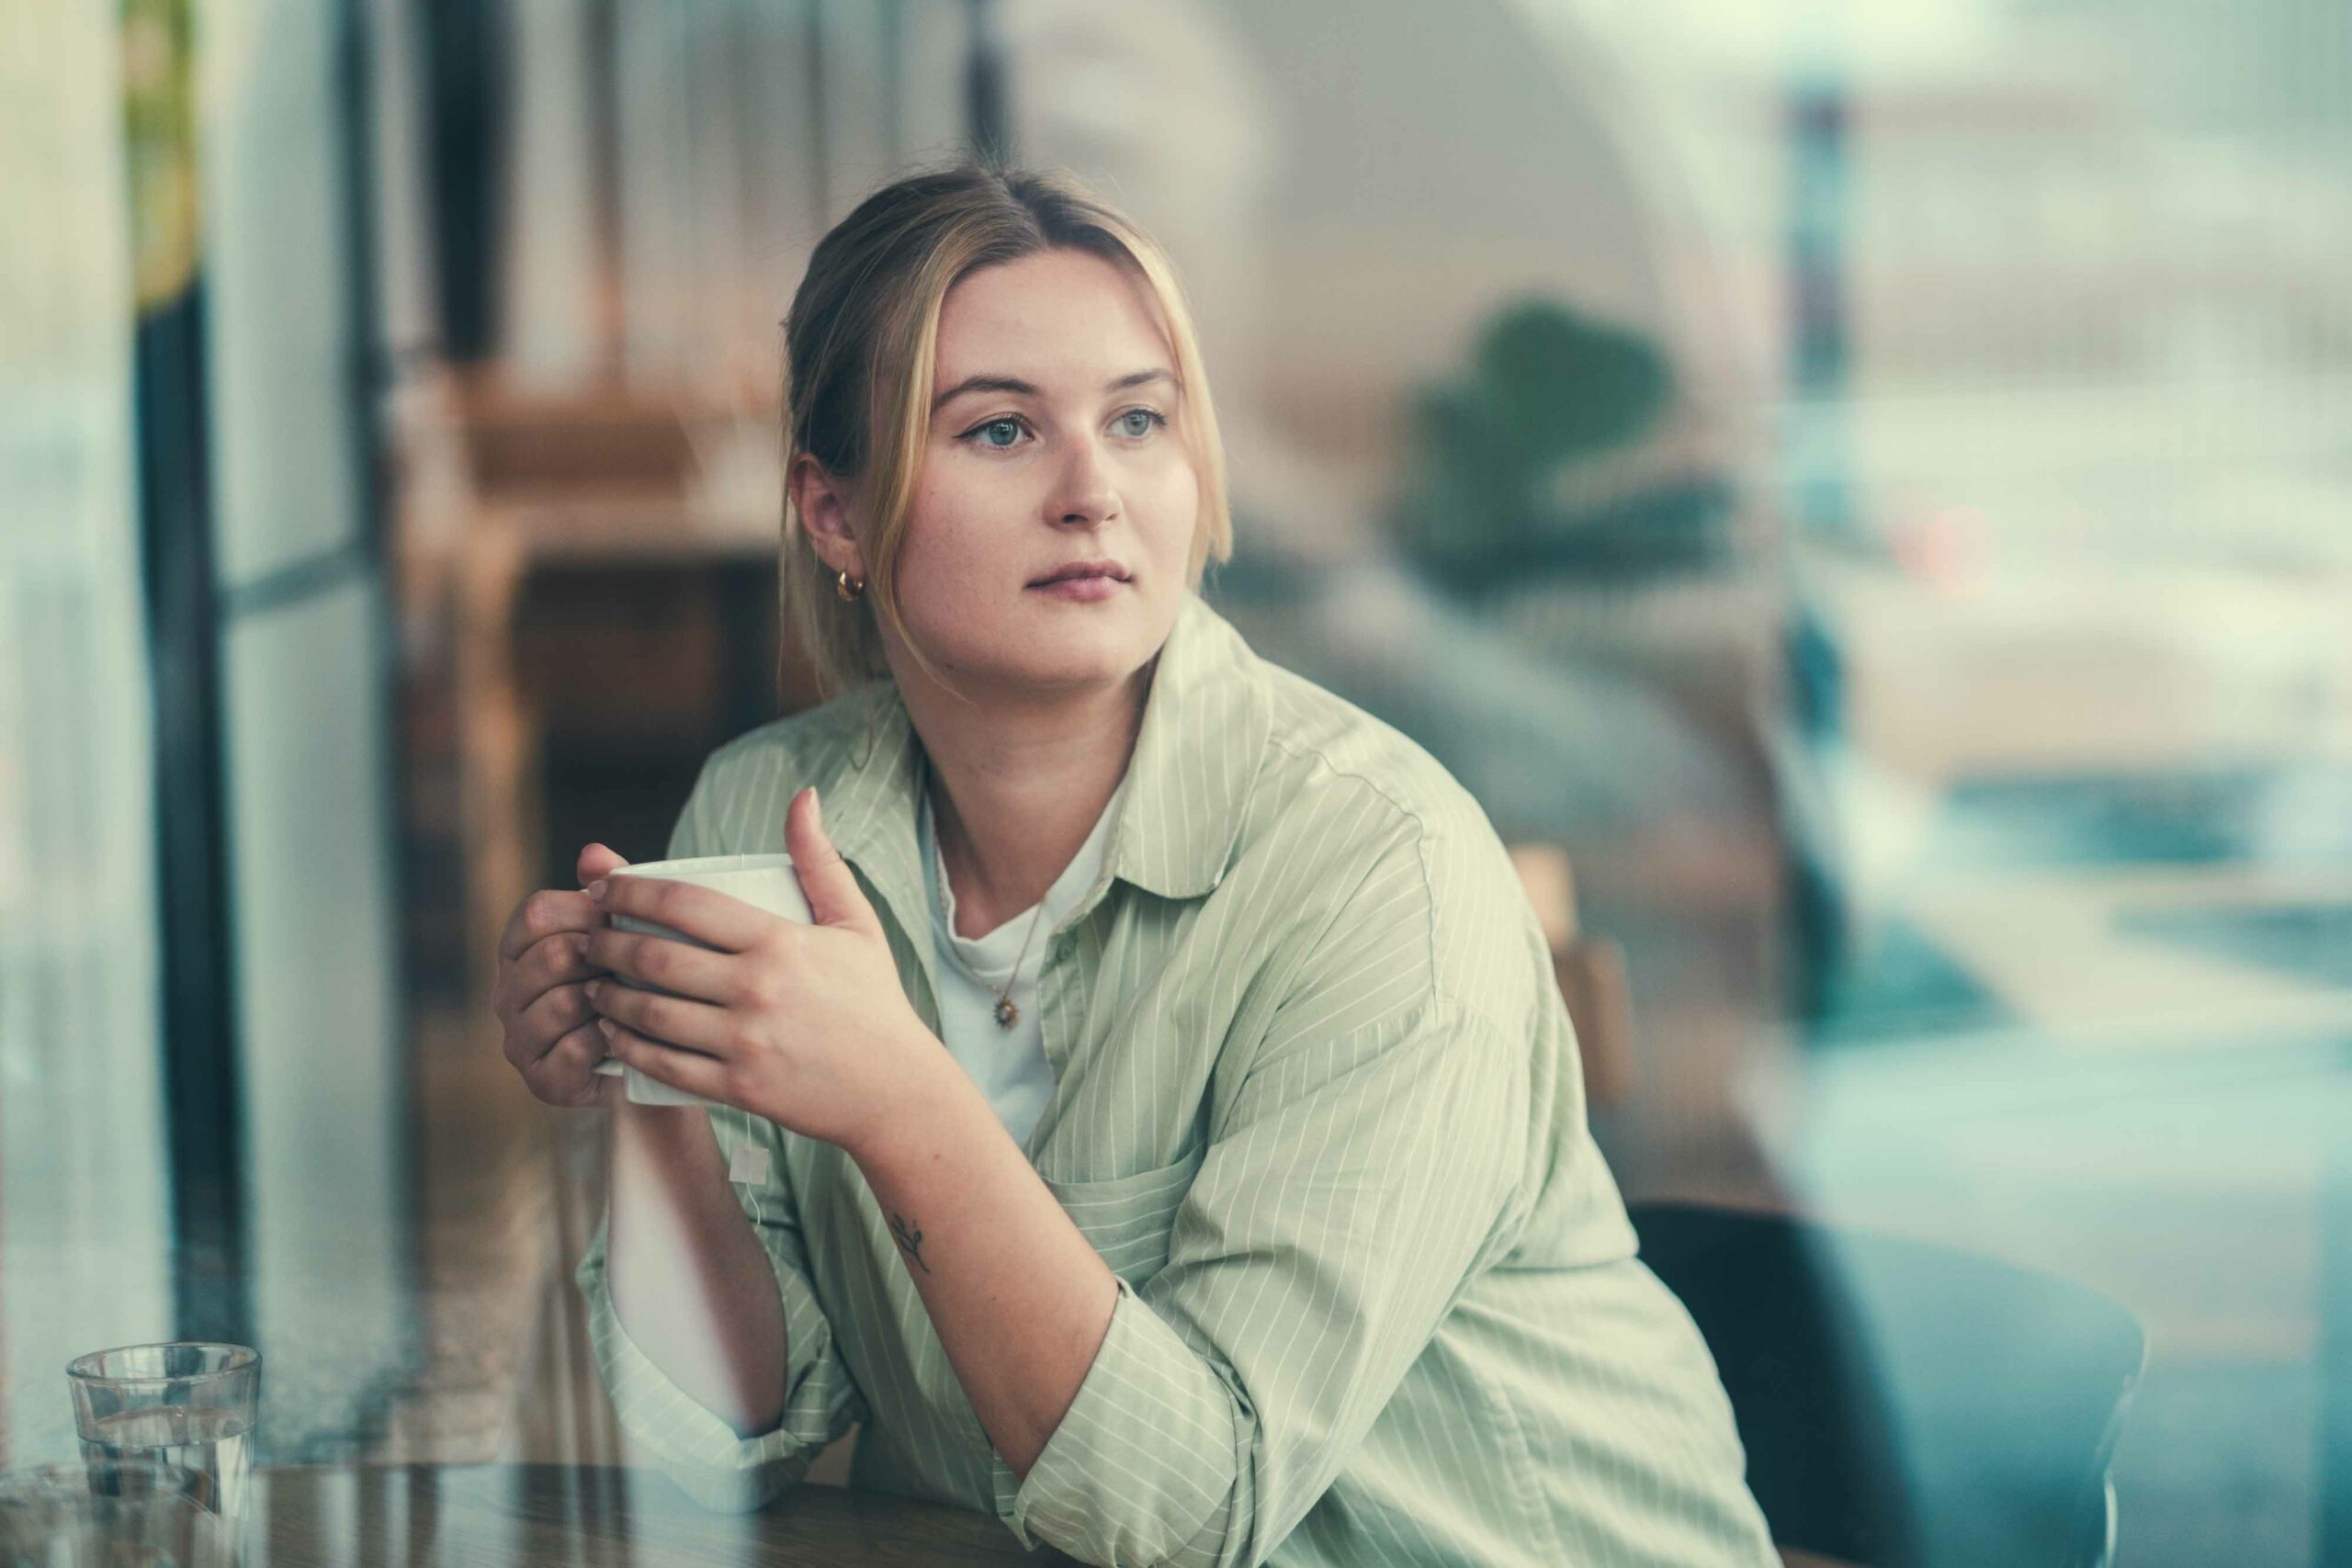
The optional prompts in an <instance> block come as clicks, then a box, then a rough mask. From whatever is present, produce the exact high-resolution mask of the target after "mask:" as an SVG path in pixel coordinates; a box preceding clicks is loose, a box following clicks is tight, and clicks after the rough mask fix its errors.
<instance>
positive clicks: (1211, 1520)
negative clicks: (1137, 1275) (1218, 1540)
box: [992, 1276, 1238, 1562]
mask: <svg viewBox="0 0 2352 1568" xmlns="http://www.w3.org/2000/svg"><path fill="white" fill-rule="evenodd" d="M1114 1279H1116V1280H1117V1283H1118V1288H1119V1294H1118V1300H1117V1301H1116V1302H1115V1303H1113V1305H1112V1308H1111V1324H1110V1326H1109V1328H1108V1329H1106V1330H1105V1331H1104V1333H1103V1344H1102V1348H1100V1349H1098V1350H1096V1351H1095V1353H1094V1364H1093V1365H1092V1366H1091V1367H1090V1368H1088V1369H1087V1373H1086V1378H1085V1381H1083V1382H1080V1384H1079V1385H1078V1393H1077V1394H1076V1395H1075V1396H1073V1397H1072V1399H1071V1400H1070V1404H1069V1409H1068V1410H1067V1411H1065V1412H1064V1413H1063V1415H1062V1418H1061V1424H1060V1425H1059V1426H1057V1427H1055V1428H1054V1432H1053V1436H1052V1437H1050V1438H1047V1439H1046V1446H1045V1449H1044V1450H1043V1451H1041V1452H1040V1453H1039V1454H1038V1455H1037V1461H1036V1462H1035V1464H1033V1465H1031V1466H1030V1467H1029V1473H1028V1475H1027V1476H1026V1477H1025V1478H1015V1477H1014V1475H1013V1473H1012V1467H1011V1466H1009V1465H1007V1464H1006V1463H1005V1462H1004V1456H1003V1455H1001V1454H996V1455H993V1456H992V1457H993V1461H994V1462H993V1473H994V1482H995V1491H996V1513H997V1517H999V1518H1000V1519H1002V1520H1003V1521H1004V1522H1005V1524H1006V1525H1007V1526H1009V1527H1010V1528H1011V1529H1012V1533H1013V1534H1014V1535H1015V1536H1016V1537H1018V1538H1019V1540H1020V1541H1021V1544H1022V1545H1023V1547H1025V1548H1027V1549H1029V1550H1031V1551H1035V1549H1036V1546H1037V1544H1038V1542H1039V1540H1045V1541H1046V1542H1049V1543H1050V1544H1052V1545H1054V1546H1057V1547H1059V1548H1060V1549H1061V1550H1062V1551H1067V1552H1069V1553H1070V1554H1071V1555H1072V1556H1075V1557H1078V1558H1080V1559H1082V1560H1084V1561H1086V1562H1162V1561H1165V1560H1166V1559H1167V1558H1169V1557H1170V1556H1171V1555H1173V1554H1174V1553H1175V1551H1177V1549H1178V1548H1180V1547H1182V1545H1183V1544H1184V1543H1185V1542H1187V1541H1189V1540H1193V1538H1194V1537H1196V1536H1198V1535H1200V1534H1201V1533H1202V1532H1203V1531H1204V1530H1205V1531H1209V1532H1210V1533H1212V1534H1213V1535H1218V1536H1221V1535H1222V1534H1223V1533H1224V1531H1225V1529H1226V1528H1227V1521H1228V1520H1229V1517H1230V1515H1231V1510H1232V1506H1233V1496H1234V1479H1235V1474H1236V1471H1235V1466H1236V1464H1237V1462H1238V1459H1237V1454H1238V1447H1237V1444H1236V1441H1235V1434H1234V1422H1235V1406H1234V1400H1233V1395H1232V1393H1231V1392H1230V1391H1229V1390H1228V1389H1227V1387H1226V1385H1225V1383H1224V1382H1222V1381H1221V1380H1220V1379H1219V1378H1218V1377H1217V1376H1216V1373H1215V1372H1214V1371H1211V1370H1210V1368H1209V1366H1208V1364H1207V1363H1206V1362H1205V1361H1204V1360H1203V1359H1201V1358H1200V1357H1199V1356H1197V1355H1195V1354H1193V1348H1192V1347H1191V1346H1189V1345H1187V1344H1186V1343H1185V1342H1184V1341H1183V1339H1182V1337H1179V1336H1178V1334H1177V1333H1176V1331H1175V1330H1174V1329H1173V1328H1171V1327H1170V1326H1169V1325H1168V1323H1167V1321H1166V1320H1165V1319H1163V1318H1162V1317H1160V1315H1159V1314H1158V1313H1155V1312H1153V1311H1152V1310H1151V1307H1150V1305H1149V1303H1146V1302H1145V1301H1144V1300H1143V1299H1142V1298H1140V1297H1138V1296H1137V1295H1136V1293H1135V1290H1134V1288H1133V1287H1132V1286H1130V1285H1129V1284H1128V1283H1127V1281H1126V1280H1125V1279H1122V1278H1118V1277H1117V1276H1114Z"/></svg>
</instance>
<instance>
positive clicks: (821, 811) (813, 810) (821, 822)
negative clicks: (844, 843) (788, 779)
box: [809, 784, 825, 833]
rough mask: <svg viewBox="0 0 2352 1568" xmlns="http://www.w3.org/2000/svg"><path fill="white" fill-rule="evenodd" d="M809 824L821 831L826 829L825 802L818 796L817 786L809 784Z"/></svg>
mask: <svg viewBox="0 0 2352 1568" xmlns="http://www.w3.org/2000/svg"><path fill="white" fill-rule="evenodd" d="M809 826H810V827H811V828H814V829H817V831H819V832H820V833H821V832H823V831H824V830H825V803H824V802H823V801H821V800H820V799H818V798H817V786H816V785H815V784H810V785H809Z"/></svg>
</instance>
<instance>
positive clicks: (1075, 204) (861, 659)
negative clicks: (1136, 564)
mask: <svg viewBox="0 0 2352 1568" xmlns="http://www.w3.org/2000/svg"><path fill="white" fill-rule="evenodd" d="M1051 250H1072V251H1082V252H1085V253H1087V254H1091V255H1096V256H1100V257H1102V258H1103V259H1104V260H1106V261H1110V262H1113V263H1114V264H1116V265H1121V266H1123V267H1126V268H1131V269H1132V270H1133V271H1134V273H1136V275H1138V276H1140V278H1141V280H1142V281H1143V283H1144V284H1145V286H1146V287H1147V288H1148V290H1149V293H1150V295H1151V298H1152V299H1153V300H1154V302H1155V303H1156V304H1157V306H1158V308H1159V316H1160V326H1161V328H1162V330H1163V331H1164V332H1165V333H1167V336H1168V341H1169V346H1170V348H1171V349H1172V350H1173V351H1174V354H1175V358H1176V364H1175V367H1174V368H1175V371H1176V375H1177V378H1178V379H1179V381H1181V382H1182V389H1183V400H1182V412H1181V414H1180V416H1179V417H1178V418H1177V420H1176V421H1175V422H1174V423H1176V424H1177V425H1178V426H1179V430H1180V434H1182V438H1183V440H1184V441H1185V444H1186V446H1188V447H1189V449H1190V451H1191V453H1192V457H1193V471H1194V473H1195V474H1196V475H1197V476H1198V479H1199V481H1200V495H1201V503H1200V504H1201V509H1200V513H1199V515H1198V517H1197V518H1196V519H1195V522H1194V525H1193V547H1192V551H1191V555H1190V558H1189V561H1188V563H1187V569H1186V570H1187V579H1188V586H1190V587H1193V588H1197V587H1198V586H1199V585H1200V580H1201V573H1202V570H1203V569H1204V567H1205V566H1206V564H1207V563H1208V561H1210V560H1211V559H1215V560H1218V561H1224V560H1228V559H1230V558H1232V554H1233V517H1232V513H1231V511H1230V508H1229V506H1228V504H1227V498H1226V481H1225V457H1224V449H1223V446H1222V445H1221V444H1220V442H1219V440H1218V437H1217V428H1216V409H1215V408H1214V406H1213V405H1212V404H1211V402H1210V399H1209V386H1208V377H1207V375H1206V373H1205V372H1204V369H1203V368H1202V365H1201V355H1200V348H1199V345H1198V344H1197V342H1196V341H1195V339H1194V337H1193V323H1192V316H1191V314H1190V312H1189V311H1188V310H1186V308H1185V304H1184V298H1183V292H1182V288H1181V286H1180V285H1179V284H1178V283H1177V281H1176V273H1175V269H1174V267H1173V266H1172V265H1170V262H1169V259H1168V255H1167V254H1166V253H1165V252H1164V251H1162V250H1161V249H1160V248H1159V244H1158V243H1155V242H1154V241H1153V240H1152V239H1151V238H1150V237H1149V236H1148V235H1147V234H1145V233H1144V232H1143V231H1142V230H1141V229H1139V228H1138V227H1136V225H1135V224H1134V223H1132V222H1130V221H1129V220H1127V219H1126V218H1125V217H1123V216H1122V215H1121V214H1119V213H1118V212H1116V211H1114V210H1113V209H1111V208H1110V207H1109V206H1107V205H1105V204H1104V203H1103V202H1102V201H1100V200H1098V199H1097V198H1096V197H1093V196H1092V195H1091V194H1090V193H1089V192H1087V191H1086V190H1085V188H1084V187H1083V186H1080V184H1079V183H1078V181H1077V180H1076V179H1075V178H1073V177H1072V176H1070V175H1066V174H1060V173H1039V172H1028V171H1022V170H1016V169H1010V168H1005V167H1001V166H999V165H996V164H985V163H971V162H967V163H961V164H956V165H955V166H953V167H950V168H944V169H937V170H931V171H926V172H923V173H921V174H916V175H909V176H908V177H906V178H904V179H900V180H897V181H894V182H893V183H891V184H889V185H887V186H883V187H882V188H881V189H879V190H877V191H876V192H875V193H874V194H873V195H871V196H869V197H866V198H865V200H864V201H862V202H860V203H859V204H858V206H857V209H856V210H855V211H854V212H852V213H851V214H850V215H849V216H848V217H846V218H844V219H842V220H841V221H840V222H839V223H836V224H834V225H833V227H832V228H831V230H830V231H827V232H826V234H825V237H824V238H823V239H822V240H820V241H819V242H818V243H817V248H816V250H815V251H814V252H812V253H811V254H810V255H809V270H808V273H807V274H806V276H803V277H802V278H801V280H800V288H799V289H798V290H797V292H796V293H795V294H794V295H793V298H792V310H791V313H790V314H789V315H787V316H786V319H785V355H784V461H785V473H786V486H785V496H784V536H783V540H782V550H783V559H782V565H781V572H780V575H781V579H782V583H781V593H782V599H783V615H784V625H785V629H786V648H787V649H788V648H789V647H790V645H791V644H792V643H793V642H795V641H797V643H798V644H799V646H800V648H801V649H802V650H803V651H804V652H805V653H806V654H807V656H808V658H809V661H810V663H811V664H812V665H813V667H814V669H813V674H814V676H815V680H816V685H817V693H818V696H819V699H820V701H822V700H825V699H829V698H831V697H832V696H834V695H836V694H839V693H842V692H850V691H857V690H860V689H862V688H864V687H865V686H866V685H867V684H868V683H869V682H871V681H873V680H874V679H875V678H876V677H877V676H881V675H887V674H888V672H889V665H888V660H886V658H885V657H884V652H883V641H882V635H881V630H880V626H879V624H878V622H877V619H876V617H879V618H880V620H882V621H888V623H889V625H890V626H891V629H892V630H894V631H895V632H896V633H897V634H898V635H899V638H900V640H901V641H903V642H904V643H905V644H906V646H907V648H908V649H909V650H910V652H911V653H912V655H913V657H914V658H915V660H917V662H919V663H920V664H922V667H923V669H924V670H925V671H929V672H930V673H931V674H932V675H933V677H934V678H938V671H936V669H935V668H934V667H933V665H932V663H931V661H930V660H927V659H925V658H924V657H923V655H922V649H920V648H918V647H917V646H916V645H915V642H914V639H913V638H911V637H908V636H907V627H906V622H905V620H904V619H903V618H902V617H901V616H900V615H899V599H898V581H899V579H898V565H899V552H900V549H901V547H903V545H904V543H905V539H906V525H907V511H908V507H909V505H910V502H911V501H912V500H913V497H914V491H915V481H916V478H917V475H918V474H919V473H920V471H921V469H922V456H923V450H924V447H925V446H926V445H927V444H928V442H929V440H930V435H931V384H932V378H933V373H934V367H935V360H936V355H937V349H938V340H939V312H940V306H941V303H942V301H944V299H946V297H947V291H948V289H949V288H953V287H954V286H955V285H956V282H957V280H959V279H961V278H963V277H965V276H967V275H969V274H971V273H974V272H977V271H978V270H980V269H981V268H984V267H990V266H1000V265H1004V264H1005V263H1007V262H1012V261H1018V260H1020V259H1021V258H1022V257H1023V256H1029V255H1035V254H1038V253H1039V252H1043V251H1051ZM803 453H806V454H808V455H809V456H810V457H814V458H815V459H816V460H817V461H818V462H819V463H820V464H821V465H822V466H823V468H824V469H825V471H826V472H827V473H828V474H830V475H831V476H833V477H835V478H838V479H859V480H862V481H863V488H864V491H865V494H864V497H863V501H864V505H863V507H862V508H861V512H862V515H860V516H858V517H857V518H856V519H855V520H854V523H853V527H854V530H855V533H856V535H857V544H858V549H859V552H860V553H861V554H862V555H863V556H864V557H865V570H866V589H865V595H864V596H863V597H862V598H859V599H856V600H843V599H842V598H841V597H840V596H839V595H838V594H837V593H836V592H835V591H834V577H833V574H832V571H831V569H830V568H829V567H827V566H826V565H825V563H824V560H823V558H821V557H820V556H819V555H818V554H817V550H816V547H815V545H814V543H813V542H812V541H811V540H810V539H809V536H808V530H807V527H806V526H805V525H804V523H803V521H802V519H801V518H800V516H799V513H798V510H797V507H795V506H794V504H793V501H792V487H791V484H790V482H789V476H790V475H791V472H792V469H793V466H794V465H795V464H796V463H797V461H798V459H799V457H800V456H801V455H802V454H803ZM786 657H787V658H788V657H789V654H788V652H787V653H786ZM942 683H943V684H945V683H946V682H944V680H943V682H942ZM951 689H952V688H951Z"/></svg>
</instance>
